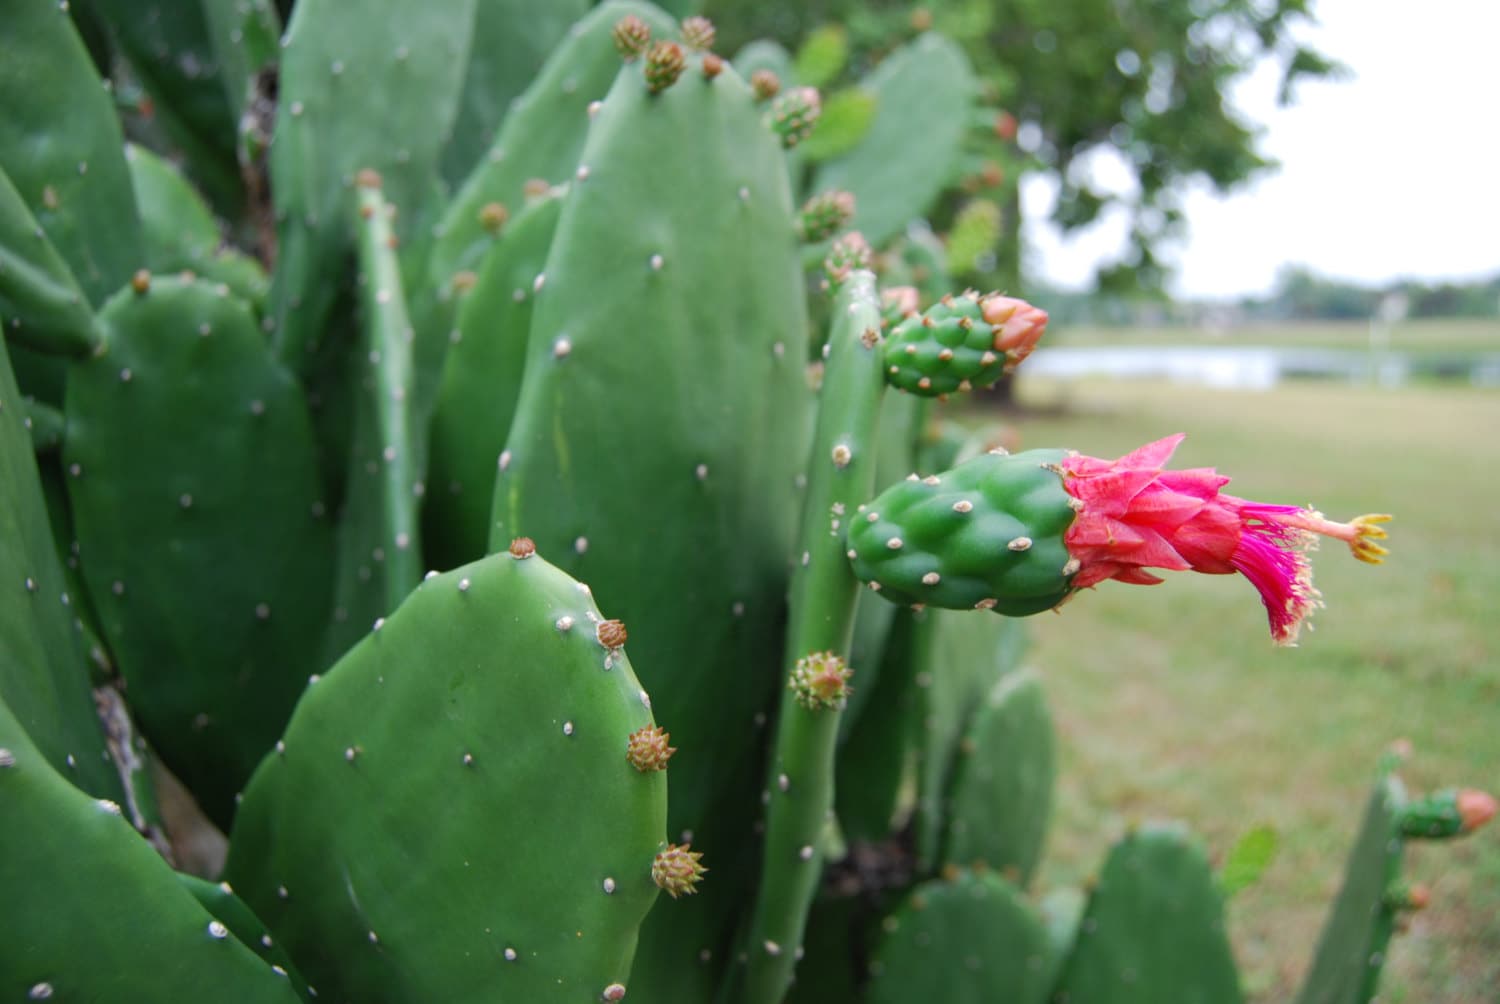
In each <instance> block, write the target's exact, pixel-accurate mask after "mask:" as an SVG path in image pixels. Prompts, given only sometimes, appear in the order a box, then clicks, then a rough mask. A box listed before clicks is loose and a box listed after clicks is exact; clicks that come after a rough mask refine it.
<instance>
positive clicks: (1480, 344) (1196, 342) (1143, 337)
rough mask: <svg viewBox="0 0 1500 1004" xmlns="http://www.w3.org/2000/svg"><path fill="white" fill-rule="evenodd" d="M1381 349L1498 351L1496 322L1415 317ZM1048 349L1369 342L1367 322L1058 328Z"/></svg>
mask: <svg viewBox="0 0 1500 1004" xmlns="http://www.w3.org/2000/svg"><path fill="white" fill-rule="evenodd" d="M1388 337H1389V341H1388V342H1387V343H1386V348H1389V349H1392V350H1395V351H1401V352H1415V353H1428V352H1430V353H1438V354H1441V353H1459V354H1464V353H1474V352H1500V321H1496V320H1486V319H1483V318H1472V319H1471V318H1453V319H1450V318H1438V319H1429V318H1416V319H1411V320H1405V321H1399V322H1397V323H1396V324H1393V325H1392V326H1391V327H1390V329H1389V333H1388ZM1046 344H1048V345H1066V346H1069V347H1081V346H1086V345H1109V346H1117V347H1124V346H1146V345H1160V346H1185V345H1191V346H1200V347H1201V346H1205V345H1220V346H1237V347H1246V346H1252V345H1255V346H1269V347H1272V348H1282V349H1290V348H1305V349H1352V350H1355V351H1363V350H1365V349H1367V348H1368V347H1369V344H1370V323H1369V322H1368V321H1305V322H1296V321H1291V322H1286V323H1275V324H1272V323H1261V324H1243V325H1236V326H1233V327H1223V328H1208V327H1155V328H1153V327H1141V328H1128V329H1123V330H1122V329H1120V328H1108V327H1094V326H1089V325H1072V326H1060V327H1059V328H1058V330H1056V331H1051V332H1048V334H1047V342H1046Z"/></svg>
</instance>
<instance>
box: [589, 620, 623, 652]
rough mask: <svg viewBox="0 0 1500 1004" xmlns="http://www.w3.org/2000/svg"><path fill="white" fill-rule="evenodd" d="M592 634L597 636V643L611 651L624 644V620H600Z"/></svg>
mask: <svg viewBox="0 0 1500 1004" xmlns="http://www.w3.org/2000/svg"><path fill="white" fill-rule="evenodd" d="M594 634H595V635H596V636H597V637H598V638H599V644H601V645H603V646H604V647H605V648H607V649H609V650H610V651H611V652H613V651H614V650H615V649H617V648H620V647H622V646H623V645H624V644H625V638H626V637H627V636H626V633H625V622H624V621H600V622H599V627H598V628H596V629H595V631H594Z"/></svg>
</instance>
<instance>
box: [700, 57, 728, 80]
mask: <svg viewBox="0 0 1500 1004" xmlns="http://www.w3.org/2000/svg"><path fill="white" fill-rule="evenodd" d="M723 72H724V60H722V59H720V58H719V57H718V56H716V55H714V54H713V53H712V52H705V53H704V54H703V79H704V80H712V79H714V78H715V77H717V76H718V75H719V74H721V73H723Z"/></svg>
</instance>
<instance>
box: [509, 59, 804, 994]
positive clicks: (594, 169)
mask: <svg viewBox="0 0 1500 1004" xmlns="http://www.w3.org/2000/svg"><path fill="white" fill-rule="evenodd" d="M687 58H688V60H689V62H690V63H691V64H692V65H690V66H689V68H688V69H687V70H686V71H685V72H684V73H683V74H682V77H681V78H680V79H679V80H678V81H677V82H676V83H675V84H674V85H672V86H671V87H669V88H667V89H666V90H664V91H662V92H661V93H659V94H653V93H651V92H650V90H649V89H648V86H647V83H646V80H645V77H644V71H643V67H642V62H641V61H640V60H637V61H635V62H631V63H627V64H625V66H624V68H623V69H622V70H621V72H620V75H619V77H618V78H617V79H616V81H615V84H614V87H613V88H612V89H611V90H610V93H609V95H608V97H606V98H605V99H604V101H603V103H602V105H601V106H600V108H599V109H598V111H597V113H596V115H595V118H594V121H593V125H592V127H591V129H590V131H589V136H588V142H587V144H586V145H585V147H584V149H583V154H582V156H581V158H580V161H579V163H578V166H577V168H576V170H575V172H574V181H573V183H572V184H571V186H570V190H569V193H568V195H567V197H566V199H565V201H564V203H563V206H562V210H561V216H560V218H559V220H558V224H557V233H556V236H555V238H554V240H553V243H552V250H551V253H550V254H549V256H548V258H547V264H546V268H545V271H544V273H543V276H542V277H540V278H539V279H538V280H537V286H536V290H537V293H536V302H535V305H534V307H533V314H532V321H531V338H530V343H529V347H528V351H527V359H526V381H525V386H524V387H523V389H522V392H521V397H520V401H519V403H518V405H517V408H516V414H515V419H514V424H513V425H512V427H511V432H510V437H509V439H508V440H507V443H506V448H505V450H504V451H503V452H502V453H501V455H500V457H499V458H498V463H497V468H498V478H497V480H496V483H495V497H494V501H495V507H494V515H493V520H494V526H493V527H492V530H491V547H492V548H496V549H498V548H503V547H504V546H505V543H506V541H508V540H509V539H510V538H511V537H512V536H515V535H517V534H525V535H527V536H530V537H533V538H534V539H536V540H537V542H538V546H539V547H541V548H542V550H543V552H544V553H549V554H552V555H554V556H556V559H557V561H558V563H559V564H560V565H562V566H563V567H564V568H566V569H567V570H569V571H570V572H572V573H573V574H575V575H577V576H578V577H579V578H582V579H584V580H585V581H588V582H589V583H590V584H591V585H592V586H593V587H594V589H595V591H596V593H597V595H598V596H599V597H600V600H601V602H604V603H607V604H608V605H609V606H610V608H611V609H612V610H613V611H616V612H618V614H619V615H620V616H621V617H623V618H624V620H625V621H626V622H627V623H628V624H630V625H631V630H632V632H633V633H634V636H635V638H636V639H637V642H636V654H637V656H638V658H639V660H640V664H641V666H642V672H643V674H644V679H645V682H646V684H647V686H648V687H649V688H650V690H651V692H652V694H653V695H654V696H655V698H656V700H657V708H658V712H659V713H660V714H661V715H662V717H663V718H664V719H665V720H666V721H668V722H670V723H671V725H672V729H673V736H674V740H676V741H678V743H679V745H681V746H682V747H683V748H684V749H688V748H699V749H710V748H712V749H714V750H715V755H714V756H712V757H703V758H693V759H691V760H688V761H686V762H684V763H683V764H682V765H680V766H678V767H676V768H674V770H673V776H672V800H671V824H670V831H671V832H672V834H673V835H674V836H678V835H680V834H682V833H684V832H685V831H691V833H692V834H693V845H694V847H695V848H697V849H699V850H702V851H704V852H705V854H706V855H707V856H706V858H705V861H707V862H709V863H710V865H711V866H712V867H713V868H714V873H713V874H712V875H710V876H709V879H708V881H706V882H705V883H704V887H703V892H702V893H701V894H700V895H698V896H695V897H693V898H692V901H691V902H688V901H683V902H678V903H663V904H662V905H661V906H660V907H659V908H658V911H657V916H658V917H660V920H659V921H658V919H657V917H653V919H652V921H651V922H649V923H648V925H647V930H646V932H645V934H644V938H645V943H644V945H643V950H642V961H641V963H640V967H639V971H640V973H641V974H642V976H643V977H644V978H645V979H647V980H649V981H662V983H661V984H655V983H651V984H648V985H647V987H646V988H644V989H642V991H641V992H642V993H643V994H644V995H645V996H647V997H656V998H659V999H663V1000H700V999H707V997H708V996H709V995H711V993H712V989H711V986H712V982H713V981H714V979H715V974H716V973H717V972H718V969H717V965H718V964H719V963H720V961H721V960H722V958H723V953H724V951H725V945H726V942H727V940H728V938H729V936H730V931H731V929H732V927H733V925H734V924H735V923H736V921H737V916H736V915H737V913H738V912H739V910H740V909H742V897H743V896H744V895H745V891H744V890H745V885H744V883H745V880H746V879H747V878H748V877H749V876H750V869H751V867H752V865H751V863H750V862H751V860H752V855H753V854H754V841H753V834H752V832H751V826H752V819H753V816H754V813H755V812H756V805H755V804H754V800H753V799H752V800H746V799H744V798H743V797H742V795H743V792H744V791H746V790H750V789H752V788H753V787H754V786H755V784H756V776H757V774H758V772H759V769H760V767H761V762H760V756H761V755H760V743H761V742H762V738H761V732H760V725H759V724H758V722H760V723H763V722H764V717H762V716H764V714H765V711H766V709H767V708H768V705H769V704H770V702H771V700H772V698H773V694H774V692H775V691H776V690H777V689H778V688H779V686H784V683H783V682H782V674H781V670H780V668H779V667H780V661H781V653H780V647H781V646H780V631H779V627H778V624H779V621H780V618H781V612H782V608H783V603H784V599H785V590H786V575H787V564H786V562H787V559H788V557H789V556H790V553H791V550H792V539H793V532H794V529H795V522H796V508H797V507H796V495H795V492H796V484H795V478H796V475H797V473H798V471H799V469H800V466H801V460H802V458H803V457H804V456H805V452H806V446H805V443H806V418H807V414H808V392H807V385H806V383H805V377H804V372H803V367H804V360H805V359H806V358H807V321H806V315H805V311H804V305H803V304H804V297H803V293H802V289H803V286H802V278H801V273H800V270H799V266H798V259H797V245H796V237H795V234H794V223H793V210H792V202H791V194H790V191H789V188H788V183H787V178H786V174H785V170H784V167H783V165H782V160H781V156H782V155H781V150H780V148H779V145H778V143H777V142H776V140H775V138H774V137H773V136H772V134H771V133H770V132H769V131H768V130H766V129H765V127H764V126H763V125H762V123H761V121H760V111H759V109H758V108H757V107H756V105H755V103H754V100H753V97H752V95H751V93H750V91H749V88H748V87H747V86H746V85H745V84H744V82H743V81H741V80H740V79H739V78H738V77H737V76H736V75H735V74H734V72H733V71H732V70H730V69H728V68H725V69H724V70H723V71H722V72H721V73H719V74H718V75H717V76H715V77H713V78H712V79H709V78H707V77H705V76H704V74H703V73H702V72H701V69H700V68H699V67H700V65H701V60H702V58H703V57H701V56H699V55H698V54H689V55H688V56H687ZM710 137H711V138H712V141H709V138H710ZM730 235H733V237H732V239H730ZM631 332H635V333H637V334H636V335H634V336H632V335H631V334H630V333H631ZM649 569H656V570H658V571H659V573H660V574H643V570H649ZM705 660H708V661H709V662H711V664H712V665H713V667H714V668H713V671H712V672H711V673H706V672H705V671H704V667H705V665H706V664H707V663H706V662H705ZM658 923H660V924H662V925H670V926H669V927H668V926H664V927H660V928H658V927H657V925H658ZM703 952H707V953H708V956H709V958H710V959H711V960H712V962H711V964H710V965H707V966H706V965H704V964H703V963H702V962H701V961H699V959H700V953H703ZM648 960H649V961H648ZM674 981H682V982H681V983H676V982H674ZM683 983H686V984H687V985H686V986H684V985H682V984H683Z"/></svg>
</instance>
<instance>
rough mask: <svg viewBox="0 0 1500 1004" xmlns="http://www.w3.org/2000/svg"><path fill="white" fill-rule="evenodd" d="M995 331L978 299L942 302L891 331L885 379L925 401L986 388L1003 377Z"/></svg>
mask: <svg viewBox="0 0 1500 1004" xmlns="http://www.w3.org/2000/svg"><path fill="white" fill-rule="evenodd" d="M994 331H995V329H994V327H993V326H991V325H990V324H988V323H987V322H986V321H985V319H984V313H983V312H982V311H981V310H980V307H979V295H978V294H977V293H972V292H971V293H965V294H964V295H963V296H958V297H944V298H943V300H942V301H941V302H939V303H935V304H933V305H932V307H930V308H929V309H928V310H927V312H926V313H925V314H920V315H917V316H914V317H908V318H906V319H905V320H903V321H901V322H900V323H899V324H897V325H896V326H895V327H894V328H892V329H891V332H890V336H889V338H888V339H887V341H886V346H885V359H886V365H887V367H888V376H887V379H888V380H889V381H890V382H891V384H892V385H894V386H896V387H899V388H901V389H902V390H904V391H910V392H911V393H913V394H920V395H921V396H923V397H938V396H939V395H943V394H953V393H955V392H958V391H969V390H973V389H975V388H981V389H982V388H985V387H988V386H990V385H991V384H993V383H994V382H995V381H996V380H999V379H1000V377H1001V375H1002V374H1003V373H1004V372H1005V353H1004V352H997V351H995V344H994V342H995V338H994Z"/></svg>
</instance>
